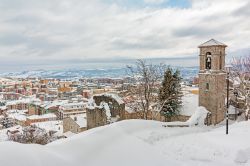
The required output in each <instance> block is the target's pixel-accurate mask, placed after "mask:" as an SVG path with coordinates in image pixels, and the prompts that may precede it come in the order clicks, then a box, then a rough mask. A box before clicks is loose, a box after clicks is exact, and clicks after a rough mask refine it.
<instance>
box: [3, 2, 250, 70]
mask: <svg viewBox="0 0 250 166" xmlns="http://www.w3.org/2000/svg"><path fill="white" fill-rule="evenodd" d="M211 38H214V39H216V40H218V41H220V42H223V43H225V44H227V45H228V46H229V47H228V48H227V52H228V54H229V55H230V56H234V55H245V54H247V53H250V49H249V48H250V42H249V41H250V1H249V0H206V1H205V0H0V58H1V60H0V71H6V70H12V69H14V68H15V69H18V70H19V69H33V68H34V69H35V68H36V66H38V67H39V68H41V67H42V66H44V67H45V68H49V67H51V66H52V67H53V66H54V68H57V67H59V66H61V67H64V66H65V67H71V65H73V64H78V66H81V64H86V62H89V63H91V62H93V61H98V62H103V63H105V62H108V61H121V62H122V61H125V60H127V59H131V58H132V59H137V58H183V57H194V56H197V58H198V48H197V46H198V45H199V44H201V43H203V42H205V41H207V40H209V39H211ZM79 64H80V65H79Z"/></svg>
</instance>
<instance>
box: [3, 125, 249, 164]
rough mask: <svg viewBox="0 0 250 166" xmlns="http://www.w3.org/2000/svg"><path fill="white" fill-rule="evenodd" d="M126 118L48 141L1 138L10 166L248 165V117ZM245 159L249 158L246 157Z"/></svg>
mask: <svg viewBox="0 0 250 166" xmlns="http://www.w3.org/2000/svg"><path fill="white" fill-rule="evenodd" d="M163 124H164V123H162V122H156V121H145V120H126V121H121V122H117V123H113V124H111V125H107V126H103V127H99V128H95V129H91V130H88V131H86V132H83V133H81V134H78V135H75V136H73V137H71V138H68V139H64V140H59V141H55V142H53V143H51V144H48V145H46V146H40V145H23V144H18V143H13V142H2V143H0V161H1V165H8V166H16V165H19V166H42V165H48V166H54V165H60V166H69V165H72V166H80V165H85V166H98V165H102V166H117V165H119V166H125V165H126V166H128V165H132V166H133V165H135V166H139V165H142V166H161V165H162V166H165V165H192V166H193V165H202V166H203V165H227V166H230V165H250V144H249V140H250V132H249V128H250V121H249V122H239V123H235V124H232V125H230V127H229V129H230V130H229V135H225V127H219V128H212V127H189V128H165V127H162V125H163ZM248 160H249V161H248Z"/></svg>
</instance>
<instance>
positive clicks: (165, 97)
mask: <svg viewBox="0 0 250 166" xmlns="http://www.w3.org/2000/svg"><path fill="white" fill-rule="evenodd" d="M180 82H181V76H180V71H179V70H175V71H174V70H173V69H172V68H170V67H168V68H167V70H166V71H165V73H164V79H163V81H162V85H161V87H160V89H159V101H160V103H161V106H162V107H161V114H162V115H164V116H165V118H166V121H170V120H171V117H173V116H176V115H178V114H179V109H180V106H181V103H182V102H181V97H182V93H181V85H180Z"/></svg>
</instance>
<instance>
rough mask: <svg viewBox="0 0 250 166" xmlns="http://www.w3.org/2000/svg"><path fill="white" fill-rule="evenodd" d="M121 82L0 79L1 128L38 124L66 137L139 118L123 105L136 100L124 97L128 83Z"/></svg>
mask: <svg viewBox="0 0 250 166" xmlns="http://www.w3.org/2000/svg"><path fill="white" fill-rule="evenodd" d="M124 82H125V80H121V79H103V78H102V79H90V80H85V79H79V80H77V81H61V80H58V79H35V78H27V79H15V78H5V79H0V129H10V130H9V131H11V128H13V130H16V128H15V126H17V125H18V126H23V127H25V126H32V125H37V126H39V127H45V128H46V127H47V128H53V129H54V130H56V132H60V133H59V134H61V135H65V136H69V135H73V134H75V133H79V132H82V131H85V130H88V129H91V128H94V127H98V126H102V125H105V124H110V123H113V122H116V121H119V120H123V119H135V118H142V116H141V114H140V113H135V111H134V110H132V109H131V108H129V107H126V106H125V105H126V104H129V103H131V102H133V101H135V100H134V98H133V97H131V96H126V89H127V88H129V87H130V84H129V83H126V82H125V83H124ZM120 96H123V97H120ZM50 122H51V123H50ZM52 122H57V123H52ZM45 124H50V125H51V124H53V125H58V127H57V128H56V127H51V126H48V125H45ZM13 132H14V133H15V131H13Z"/></svg>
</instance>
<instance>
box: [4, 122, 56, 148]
mask: <svg viewBox="0 0 250 166" xmlns="http://www.w3.org/2000/svg"><path fill="white" fill-rule="evenodd" d="M7 135H8V138H9V140H10V141H15V142H19V143H24V144H41V145H45V144H47V143H49V142H52V141H54V140H56V139H57V137H56V136H54V135H53V133H52V132H47V131H46V130H45V129H41V128H39V127H36V126H27V127H24V128H23V129H22V131H20V132H11V131H7Z"/></svg>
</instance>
